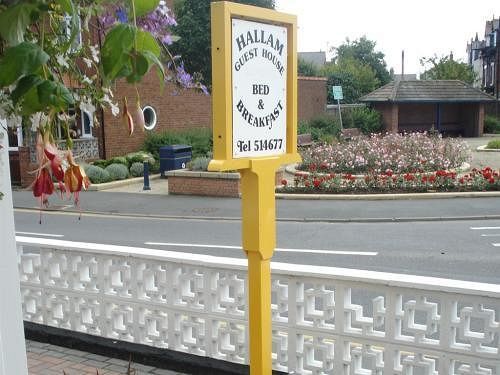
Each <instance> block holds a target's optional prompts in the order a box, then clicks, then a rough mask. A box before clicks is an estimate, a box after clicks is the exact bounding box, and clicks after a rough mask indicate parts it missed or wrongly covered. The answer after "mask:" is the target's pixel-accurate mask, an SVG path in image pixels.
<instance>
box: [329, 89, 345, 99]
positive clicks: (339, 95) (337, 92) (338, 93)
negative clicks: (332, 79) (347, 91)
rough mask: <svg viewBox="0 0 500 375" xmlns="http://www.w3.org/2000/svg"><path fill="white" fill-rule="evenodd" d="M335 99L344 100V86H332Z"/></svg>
mask: <svg viewBox="0 0 500 375" xmlns="http://www.w3.org/2000/svg"><path fill="white" fill-rule="evenodd" d="M332 93H333V99H335V100H343V99H344V94H343V93H342V86H332Z"/></svg>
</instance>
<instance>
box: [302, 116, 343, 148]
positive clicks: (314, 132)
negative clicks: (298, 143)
mask: <svg viewBox="0 0 500 375" xmlns="http://www.w3.org/2000/svg"><path fill="white" fill-rule="evenodd" d="M298 133H299V134H306V133H310V134H311V137H312V139H313V140H314V141H323V142H324V141H329V140H332V139H333V138H337V137H338V136H339V134H340V122H339V121H338V119H336V118H335V117H332V116H328V115H321V116H317V117H315V118H313V119H311V120H310V121H301V122H300V123H299V126H298Z"/></svg>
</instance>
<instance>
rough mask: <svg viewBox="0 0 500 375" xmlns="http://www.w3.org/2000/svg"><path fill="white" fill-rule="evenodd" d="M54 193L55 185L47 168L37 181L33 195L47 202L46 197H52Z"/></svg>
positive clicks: (41, 172) (42, 171)
mask: <svg viewBox="0 0 500 375" xmlns="http://www.w3.org/2000/svg"><path fill="white" fill-rule="evenodd" d="M53 192H54V183H53V182H52V178H51V177H50V173H49V171H48V170H47V169H46V168H43V169H42V170H41V171H40V173H39V174H38V176H37V177H36V179H35V183H34V184H33V195H34V196H35V197H37V198H41V199H42V201H45V195H50V194H52V193H53Z"/></svg>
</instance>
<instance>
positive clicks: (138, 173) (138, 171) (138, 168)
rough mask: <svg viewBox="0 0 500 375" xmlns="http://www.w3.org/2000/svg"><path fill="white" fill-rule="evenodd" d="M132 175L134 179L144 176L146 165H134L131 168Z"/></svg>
mask: <svg viewBox="0 0 500 375" xmlns="http://www.w3.org/2000/svg"><path fill="white" fill-rule="evenodd" d="M130 175H131V176H133V177H142V176H144V163H132V165H131V166H130Z"/></svg>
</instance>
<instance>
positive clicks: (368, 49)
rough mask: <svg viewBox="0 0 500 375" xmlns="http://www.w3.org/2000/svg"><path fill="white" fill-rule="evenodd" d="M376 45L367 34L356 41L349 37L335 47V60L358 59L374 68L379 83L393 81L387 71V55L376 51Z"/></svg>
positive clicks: (383, 83)
mask: <svg viewBox="0 0 500 375" xmlns="http://www.w3.org/2000/svg"><path fill="white" fill-rule="evenodd" d="M375 46H376V43H375V42H374V41H371V40H369V39H367V38H366V36H362V37H361V38H359V39H356V40H354V41H350V40H349V38H347V39H346V41H345V43H344V44H342V45H340V46H339V47H336V48H333V50H334V52H335V57H334V59H333V61H335V62H336V61H341V60H345V59H351V60H357V61H359V62H361V63H362V64H365V65H367V66H369V67H370V68H371V69H373V71H374V72H375V76H376V78H377V79H378V81H379V84H380V85H385V84H387V83H389V82H390V81H391V76H390V73H389V71H387V64H386V62H385V60H384V58H385V55H384V54H383V53H382V52H380V51H375Z"/></svg>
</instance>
